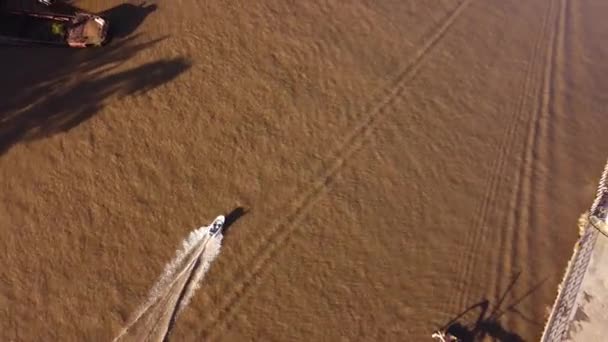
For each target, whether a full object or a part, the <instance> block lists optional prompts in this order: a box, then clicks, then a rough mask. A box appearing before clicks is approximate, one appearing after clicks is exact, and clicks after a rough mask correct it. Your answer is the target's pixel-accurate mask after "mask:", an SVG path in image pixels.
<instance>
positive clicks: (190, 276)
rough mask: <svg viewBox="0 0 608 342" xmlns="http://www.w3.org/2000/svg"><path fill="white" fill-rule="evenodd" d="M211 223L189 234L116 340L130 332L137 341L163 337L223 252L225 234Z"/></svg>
mask: <svg viewBox="0 0 608 342" xmlns="http://www.w3.org/2000/svg"><path fill="white" fill-rule="evenodd" d="M217 222H219V223H220V224H221V225H223V223H224V217H223V216H219V217H218V218H216V219H215V220H214V223H217ZM212 227H213V223H212V224H211V225H209V226H203V227H200V228H198V229H196V230H194V231H192V232H191V233H190V234H189V235H188V237H187V238H186V239H185V240H184V241H183V242H182V247H181V248H180V249H178V250H177V252H176V255H175V257H174V258H173V260H172V261H171V262H169V263H168V264H167V265H166V266H165V269H164V271H163V273H162V275H161V277H160V279H159V280H158V281H157V282H156V284H155V285H154V286H153V287H152V289H151V290H150V292H149V295H148V298H147V300H146V301H145V302H144V304H143V305H142V306H140V308H139V309H138V310H136V311H135V313H134V315H133V318H132V319H131V320H130V321H129V323H128V324H127V325H126V326H125V327H124V328H123V329H122V331H121V332H120V333H119V335H118V336H117V337H116V338H115V339H114V341H119V340H123V339H126V338H127V334H129V335H134V336H132V337H131V338H132V339H133V340H137V341H142V340H145V341H154V340H158V341H161V340H162V339H163V338H164V336H165V335H166V334H167V333H168V332H169V329H170V328H171V325H172V324H173V322H174V321H175V319H176V318H177V316H178V315H179V314H180V313H181V312H182V310H183V309H184V308H185V307H186V306H187V305H188V303H189V302H190V300H191V299H192V296H193V295H194V292H195V291H196V290H197V289H198V288H199V286H200V283H201V281H202V279H203V277H204V276H205V273H207V271H208V270H209V267H210V266H211V262H212V261H213V260H214V259H215V258H216V257H217V256H218V254H219V252H220V249H221V246H222V239H223V235H222V233H221V231H219V232H217V233H216V234H213V233H211V232H210V230H211V229H212ZM220 229H221V228H220ZM142 335H145V336H142ZM131 338H129V339H131Z"/></svg>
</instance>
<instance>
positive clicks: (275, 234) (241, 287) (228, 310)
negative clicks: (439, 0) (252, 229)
mask: <svg viewBox="0 0 608 342" xmlns="http://www.w3.org/2000/svg"><path fill="white" fill-rule="evenodd" d="M472 1H473V0H464V1H463V2H461V3H460V4H459V5H458V6H457V7H456V8H455V9H454V10H453V11H451V12H450V14H449V15H448V16H447V17H446V19H445V20H443V21H442V22H441V24H440V25H439V27H438V29H437V30H436V31H435V32H434V34H433V35H432V36H431V37H430V38H429V39H428V40H426V41H425V42H424V43H423V44H422V46H421V47H420V48H419V49H417V50H416V52H415V53H414V56H413V57H412V58H411V62H410V63H408V64H407V65H406V67H405V68H404V69H403V70H402V71H401V72H400V73H399V74H398V76H397V77H396V80H395V81H394V82H393V83H394V84H393V85H392V86H391V87H390V88H389V90H388V93H387V94H386V95H385V96H383V97H382V98H381V99H380V100H379V101H378V103H377V104H376V105H375V106H374V107H373V108H372V109H371V110H370V111H367V113H368V115H367V116H366V117H364V118H363V119H361V120H360V121H359V124H358V125H357V126H355V127H354V128H353V129H351V130H350V133H349V134H348V135H347V137H346V139H345V141H344V142H343V143H342V144H341V146H340V147H339V148H338V150H337V152H335V153H332V154H331V157H330V159H329V160H330V162H329V163H330V165H329V166H328V167H327V168H325V169H324V170H323V171H322V173H321V174H320V175H319V176H317V177H316V179H315V180H314V184H313V185H312V186H311V188H309V189H308V191H306V192H305V193H304V194H301V195H299V197H298V196H297V199H296V201H295V202H294V205H295V206H294V209H293V211H292V213H291V214H289V215H288V216H287V217H286V218H285V219H284V220H281V221H280V222H279V223H278V224H277V225H276V226H275V227H274V228H273V229H271V230H270V233H269V234H267V236H266V237H265V238H264V239H263V243H262V244H261V246H259V247H257V248H255V249H254V250H255V251H256V252H254V253H255V254H254V256H253V261H252V262H251V263H250V265H251V267H248V268H247V271H245V272H244V273H243V274H242V275H238V276H237V277H236V278H235V279H234V280H233V281H231V284H234V286H233V288H232V290H231V291H229V292H226V293H224V295H223V297H222V298H226V299H225V300H224V301H223V302H222V303H221V304H220V308H219V312H220V314H219V315H218V316H216V317H213V318H211V320H210V322H209V323H208V324H206V325H205V327H204V329H203V330H206V329H211V327H217V326H218V324H216V322H218V321H221V320H224V319H227V318H228V317H230V316H231V315H232V314H233V312H235V309H236V307H237V303H238V302H239V301H240V300H241V297H242V296H243V294H245V293H246V292H247V289H248V288H250V286H251V285H252V281H253V280H254V278H256V277H258V276H259V275H260V273H262V272H263V270H264V268H265V266H266V265H267V264H268V263H269V262H270V261H271V260H272V256H274V255H275V254H276V253H277V252H278V251H279V250H280V249H281V246H285V245H286V242H287V241H288V238H289V236H290V235H291V233H292V232H293V231H294V230H295V229H296V226H295V224H296V223H297V222H298V221H299V220H300V219H301V218H302V217H303V216H304V214H305V213H306V212H307V211H308V210H309V209H310V208H311V207H312V206H313V205H314V203H316V202H317V201H318V199H319V198H320V196H321V194H322V193H323V192H324V191H325V190H326V184H327V182H328V181H329V180H330V179H331V178H332V177H333V176H334V175H335V174H336V173H337V172H338V171H339V170H340V169H341V168H342V167H343V165H344V164H345V162H346V161H347V160H348V159H349V158H351V157H352V155H354V153H355V152H356V151H357V150H359V149H360V148H362V147H363V146H364V144H363V143H364V142H365V139H366V138H367V137H368V136H369V135H370V134H371V132H372V128H373V126H374V125H375V123H376V122H377V120H378V118H379V117H380V114H381V113H382V112H383V111H384V110H385V108H386V107H387V106H389V105H390V104H391V103H392V102H393V101H394V99H395V98H397V97H398V95H399V94H401V93H402V92H403V90H404V89H405V86H406V84H407V82H409V81H410V80H411V79H412V78H413V76H414V75H415V74H416V73H417V72H418V71H419V69H420V66H421V64H422V62H423V61H424V60H425V57H426V56H427V55H428V54H429V52H430V51H431V50H432V48H433V47H435V46H436V45H437V44H438V43H439V42H440V41H441V39H442V38H443V37H444V36H445V35H446V33H447V32H448V30H449V28H451V27H452V25H453V24H454V22H455V21H456V19H457V18H459V17H460V16H461V15H462V13H463V11H464V10H465V9H466V8H467V7H468V6H469V5H470V3H471V2H472ZM223 326H225V325H223ZM221 331H222V330H221V329H219V330H218V329H216V333H221Z"/></svg>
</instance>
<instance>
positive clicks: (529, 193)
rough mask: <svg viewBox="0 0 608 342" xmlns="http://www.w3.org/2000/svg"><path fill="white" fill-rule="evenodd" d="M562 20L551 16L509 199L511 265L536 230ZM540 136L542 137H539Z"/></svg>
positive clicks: (508, 227) (556, 16) (508, 226)
mask: <svg viewBox="0 0 608 342" xmlns="http://www.w3.org/2000/svg"><path fill="white" fill-rule="evenodd" d="M553 3H554V2H553V1H551V2H550V5H551V9H552V12H554V11H555V8H554V6H553ZM559 20H560V12H559V11H558V12H557V13H554V14H553V15H552V20H551V25H550V26H549V31H548V33H549V37H548V39H547V41H548V43H547V45H546V48H545V53H544V59H543V60H544V63H543V67H544V70H543V73H542V76H543V79H542V81H541V83H540V85H539V89H537V90H536V91H535V93H536V94H538V98H539V100H538V101H537V102H536V104H535V109H534V111H533V113H534V115H533V117H532V120H531V122H530V124H529V126H528V130H527V132H528V133H527V135H526V140H525V145H524V149H523V151H522V155H523V157H522V164H521V165H520V168H519V171H518V172H517V173H516V180H515V184H516V188H515V189H514V191H513V193H512V196H511V200H510V202H509V217H508V219H507V232H508V233H509V235H508V236H509V237H508V238H506V239H504V240H505V241H504V243H507V244H510V246H511V248H510V251H511V253H509V254H508V258H509V264H512V262H513V260H516V259H517V258H518V256H519V251H520V249H521V247H523V250H524V251H525V252H526V253H528V250H529V239H530V234H531V233H533V231H534V229H532V228H533V227H531V225H532V224H533V216H532V212H533V210H534V207H535V203H534V201H535V199H536V197H535V194H534V192H535V191H536V185H537V183H538V180H537V174H536V172H537V161H536V158H535V153H538V151H539V145H540V144H542V143H543V142H541V141H540V140H543V139H542V137H541V136H540V134H542V133H543V132H545V131H546V129H547V124H548V122H547V121H546V120H547V116H548V115H549V114H548V113H547V112H546V108H547V103H548V102H547V101H549V100H550V98H551V97H547V94H546V93H547V92H548V89H547V86H548V85H549V84H550V82H551V80H550V78H549V79H548V77H550V76H549V74H550V73H551V72H552V71H551V68H552V66H551V65H552V59H553V50H554V44H555V42H554V40H555V36H556V32H555V31H556V30H555V24H556V23H557V22H558V21H559ZM539 138H541V139H539ZM526 255H527V254H526Z"/></svg>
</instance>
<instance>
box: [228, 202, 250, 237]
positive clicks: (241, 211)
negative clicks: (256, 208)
mask: <svg viewBox="0 0 608 342" xmlns="http://www.w3.org/2000/svg"><path fill="white" fill-rule="evenodd" d="M248 212H249V210H246V209H245V208H243V207H237V208H235V209H233V210H232V211H231V212H230V213H228V214H227V215H226V221H225V222H224V229H223V230H222V234H224V236H225V235H226V234H228V231H229V230H230V227H231V226H232V225H233V224H234V223H235V222H236V221H237V220H238V219H240V218H241V217H243V216H245V214H247V213H248Z"/></svg>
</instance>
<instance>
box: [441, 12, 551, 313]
mask: <svg viewBox="0 0 608 342" xmlns="http://www.w3.org/2000/svg"><path fill="white" fill-rule="evenodd" d="M550 12H551V8H550V6H548V7H547V10H546V11H545V12H544V16H543V21H542V24H541V27H540V29H539V32H538V34H537V39H536V42H535V44H534V46H533V48H532V51H531V53H530V55H531V58H530V63H528V65H527V67H526V71H525V74H524V78H523V82H522V83H523V86H522V92H521V93H520V95H519V97H518V101H517V106H516V109H515V113H514V115H513V117H512V119H511V120H510V121H509V123H508V125H507V129H506V130H505V132H504V135H503V138H502V139H501V143H500V145H499V148H498V155H497V158H496V159H495V160H494V162H493V167H492V170H491V174H490V180H489V181H488V182H487V183H486V187H485V189H486V190H485V193H484V197H483V199H482V201H481V203H480V205H479V207H478V209H477V210H476V213H477V214H476V215H475V218H476V220H475V221H476V223H475V225H474V227H473V229H472V230H471V231H470V233H469V234H468V235H467V237H466V238H465V239H466V242H465V250H464V251H463V253H461V257H459V258H458V260H459V261H460V262H459V263H458V264H457V267H456V270H457V271H458V272H459V273H460V274H461V277H460V280H459V281H458V283H457V285H460V284H464V282H466V280H467V279H470V277H471V273H472V270H473V265H474V264H475V261H476V256H477V253H478V251H479V249H480V244H481V241H482V240H483V239H484V238H485V235H486V232H487V231H488V229H489V227H487V220H488V218H489V216H490V215H491V213H492V212H493V210H494V209H496V208H495V206H494V205H493V201H494V198H495V197H496V195H497V194H498V193H499V190H500V189H501V184H502V179H503V177H504V173H505V171H506V168H505V165H506V162H507V159H508V157H509V155H510V154H511V152H512V150H513V147H514V143H515V141H516V140H515V138H516V137H517V134H516V133H517V131H518V130H517V128H518V127H519V123H520V121H521V120H522V119H523V118H524V116H525V114H526V110H525V109H526V108H527V106H528V101H527V95H528V93H529V91H530V89H531V88H535V86H534V84H535V83H539V82H540V81H538V80H536V79H538V78H539V77H538V76H539V72H540V70H539V69H538V65H537V64H538V61H539V58H538V56H539V52H540V50H541V46H542V42H543V41H544V37H545V35H546V32H547V28H548V22H549V19H548V18H549V17H550ZM501 231H505V230H501ZM502 240H504V239H501V242H504V241H502ZM463 254H464V257H463ZM468 293H469V291H468V289H467V288H466V287H465V288H464V289H463V291H461V292H459V296H455V298H454V300H452V301H451V302H450V305H449V308H450V309H452V306H453V305H454V304H456V305H458V308H457V309H460V308H461V307H463V305H465V304H467V303H466V301H467V300H468V299H469V298H468ZM454 302H455V303H454Z"/></svg>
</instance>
